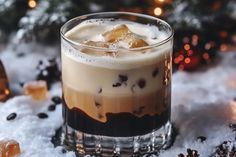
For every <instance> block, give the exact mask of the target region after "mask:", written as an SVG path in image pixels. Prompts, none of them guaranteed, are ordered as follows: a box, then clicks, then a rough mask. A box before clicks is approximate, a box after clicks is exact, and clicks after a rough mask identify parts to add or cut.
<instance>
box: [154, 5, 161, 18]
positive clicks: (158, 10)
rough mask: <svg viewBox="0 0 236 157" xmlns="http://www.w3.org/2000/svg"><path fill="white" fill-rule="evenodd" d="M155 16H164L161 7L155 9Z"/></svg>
mask: <svg viewBox="0 0 236 157" xmlns="http://www.w3.org/2000/svg"><path fill="white" fill-rule="evenodd" d="M154 14H155V15H157V16H160V15H161V14H162V9H161V8H160V7H156V8H155V9H154Z"/></svg>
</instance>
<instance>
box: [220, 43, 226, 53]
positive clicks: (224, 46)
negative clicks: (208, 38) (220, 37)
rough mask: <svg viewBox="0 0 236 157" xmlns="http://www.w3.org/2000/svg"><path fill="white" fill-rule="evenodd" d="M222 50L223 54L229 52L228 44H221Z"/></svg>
mask: <svg viewBox="0 0 236 157" xmlns="http://www.w3.org/2000/svg"><path fill="white" fill-rule="evenodd" d="M220 50H221V51H222V52H225V51H227V50H228V46H227V45H226V44H221V45H220Z"/></svg>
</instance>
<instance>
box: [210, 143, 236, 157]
mask: <svg viewBox="0 0 236 157" xmlns="http://www.w3.org/2000/svg"><path fill="white" fill-rule="evenodd" d="M216 156H217V157H226V156H227V157H235V156H236V145H235V142H234V141H224V142H223V143H221V144H220V145H218V146H217V147H216V149H215V152H214V154H213V157H216Z"/></svg>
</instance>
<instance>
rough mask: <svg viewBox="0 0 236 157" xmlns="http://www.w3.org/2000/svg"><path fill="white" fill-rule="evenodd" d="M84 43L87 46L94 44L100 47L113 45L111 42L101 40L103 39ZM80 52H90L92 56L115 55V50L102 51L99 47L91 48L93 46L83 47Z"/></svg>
mask: <svg viewBox="0 0 236 157" xmlns="http://www.w3.org/2000/svg"><path fill="white" fill-rule="evenodd" d="M84 44H86V45H89V46H95V47H101V48H111V47H112V46H114V44H113V45H112V44H111V43H107V42H103V41H90V40H89V41H86V42H84ZM81 52H84V53H86V54H90V55H93V56H110V57H116V53H115V52H111V51H104V50H100V49H93V48H83V49H82V50H81Z"/></svg>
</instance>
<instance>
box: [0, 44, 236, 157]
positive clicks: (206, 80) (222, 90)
mask: <svg viewBox="0 0 236 157" xmlns="http://www.w3.org/2000/svg"><path fill="white" fill-rule="evenodd" d="M16 47H17V48H16ZM20 52H24V53H25V56H23V57H20V58H19V57H17V54H18V53H20ZM59 52H60V51H59V46H58V45H57V46H51V47H50V46H45V45H38V44H36V43H31V44H20V45H14V44H9V45H8V46H7V47H6V48H5V50H3V52H2V53H0V58H1V60H2V61H3V63H4V65H5V68H6V71H7V74H8V77H9V79H10V85H11V89H13V92H14V93H15V94H17V95H19V96H15V97H13V98H11V99H9V100H8V101H7V102H5V103H2V104H0V126H1V128H0V140H1V139H3V138H12V139H15V140H17V141H19V143H20V146H21V149H22V154H21V157H42V156H47V157H55V156H56V157H74V156H75V155H74V153H73V152H68V153H66V154H63V153H62V147H56V148H54V145H53V144H52V143H51V137H52V136H54V134H55V131H56V130H57V129H58V128H59V127H60V126H61V125H62V122H63V120H62V116H61V105H57V108H56V110H55V111H54V112H49V111H47V107H48V105H50V104H51V103H52V102H51V99H50V98H51V97H52V96H55V95H61V89H60V83H56V84H54V86H53V87H52V88H51V90H50V93H49V95H48V99H47V100H45V101H42V102H36V101H34V100H32V99H31V98H30V97H28V96H23V95H21V92H22V89H21V87H20V86H19V82H27V81H30V80H33V79H34V78H35V75H36V72H35V69H36V65H37V63H38V61H39V60H40V59H44V58H49V57H55V56H59V55H60V54H59ZM221 58H222V60H221V62H219V63H218V64H217V65H215V66H213V67H209V68H207V70H205V71H198V72H192V73H186V72H175V73H174V75H173V88H172V121H173V124H174V125H175V127H176V128H177V130H178V133H179V134H178V136H177V137H176V140H175V142H174V144H173V146H172V147H171V148H170V149H168V150H165V151H163V152H162V153H161V155H160V157H170V156H172V157H175V156H176V157H177V156H178V154H179V153H186V149H187V148H191V149H196V150H198V152H199V154H200V155H201V156H202V157H207V156H210V155H211V154H212V153H213V152H214V148H215V147H216V146H217V145H219V144H221V143H222V142H223V141H225V140H234V139H235V132H233V131H232V130H231V129H230V128H229V126H228V125H229V123H236V100H234V99H235V98H236V53H234V52H231V53H225V54H222V57H221ZM12 112H16V113H17V118H16V119H15V120H14V121H6V117H7V115H9V114H10V113H12ZM39 112H45V113H47V114H48V115H49V117H48V118H47V119H39V118H38V117H37V113H39ZM198 136H205V137H207V139H206V141H204V142H199V140H197V137H198Z"/></svg>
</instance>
